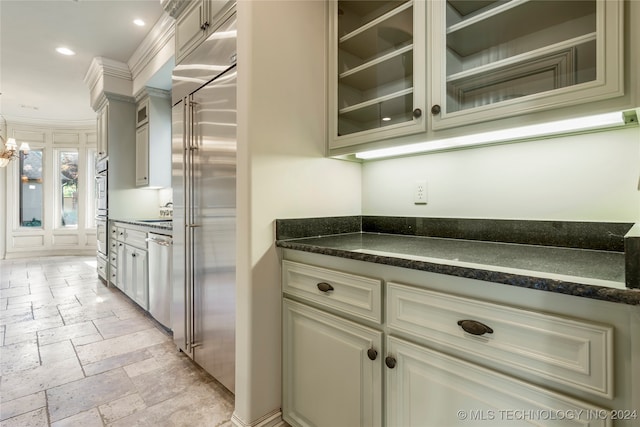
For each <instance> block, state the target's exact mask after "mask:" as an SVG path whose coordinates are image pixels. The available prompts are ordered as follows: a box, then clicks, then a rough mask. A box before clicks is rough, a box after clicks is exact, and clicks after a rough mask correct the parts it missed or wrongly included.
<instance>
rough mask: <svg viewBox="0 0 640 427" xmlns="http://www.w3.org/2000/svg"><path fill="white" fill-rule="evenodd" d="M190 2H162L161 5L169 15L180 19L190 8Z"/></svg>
mask: <svg viewBox="0 0 640 427" xmlns="http://www.w3.org/2000/svg"><path fill="white" fill-rule="evenodd" d="M189 3H191V1H190V0H160V5H161V6H162V8H163V9H164V10H165V12H167V13H168V14H169V15H171V16H172V17H174V18H175V19H177V18H178V16H179V15H180V13H182V11H183V10H184V9H185V8H186V7H187V6H189Z"/></svg>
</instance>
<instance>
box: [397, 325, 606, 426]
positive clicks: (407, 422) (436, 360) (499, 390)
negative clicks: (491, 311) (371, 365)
mask: <svg viewBox="0 0 640 427" xmlns="http://www.w3.org/2000/svg"><path fill="white" fill-rule="evenodd" d="M386 349H387V350H386V354H385V364H386V365H387V367H386V368H385V370H386V405H387V406H386V418H387V423H386V425H387V426H388V427H410V426H416V427H417V426H420V427H431V426H433V427H439V426H448V427H451V426H466V427H468V426H472V425H473V426H484V425H487V426H492V427H493V426H510V427H512V426H531V425H544V426H590V427H596V426H609V425H610V418H609V417H603V416H601V415H602V414H606V413H608V412H609V411H606V410H604V409H603V408H600V407H596V406H593V405H591V404H588V403H585V402H581V401H579V400H576V399H573V398H570V397H567V396H564V395H561V394H558V393H555V392H551V391H549V390H546V389H543V388H541V387H537V386H534V385H531V384H528V383H526V382H523V381H520V380H517V379H514V378H511V377H508V376H506V375H503V374H500V373H497V372H494V371H491V370H489V369H485V368H482V367H480V366H477V365H474V364H472V363H469V362H466V361H463V360H460V359H457V358H455V357H451V356H448V355H445V354H443V353H440V352H437V351H433V350H430V349H427V348H425V347H422V346H419V345H416V344H413V343H409V342H407V341H404V340H401V339H398V338H395V337H387V346H386Z"/></svg>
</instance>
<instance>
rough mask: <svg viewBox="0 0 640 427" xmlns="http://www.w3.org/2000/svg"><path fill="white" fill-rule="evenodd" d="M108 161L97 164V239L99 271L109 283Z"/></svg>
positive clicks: (104, 160)
mask: <svg viewBox="0 0 640 427" xmlns="http://www.w3.org/2000/svg"><path fill="white" fill-rule="evenodd" d="M107 169H108V160H107V159H106V158H105V159H101V160H98V161H97V162H96V237H97V242H96V245H97V271H98V275H99V276H100V278H102V279H103V280H104V281H107V280H108V279H107V277H108V272H107V265H108V262H107V260H108V255H109V250H108V246H107V245H108V244H109V242H108V238H107V236H108V234H107V219H108V212H109V209H108V206H109V204H108V200H107V197H108V192H107Z"/></svg>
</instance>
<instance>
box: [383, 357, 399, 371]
mask: <svg viewBox="0 0 640 427" xmlns="http://www.w3.org/2000/svg"><path fill="white" fill-rule="evenodd" d="M384 364H385V365H387V368H389V369H393V368H395V367H396V359H395V357H393V356H387V357H386V358H385V359H384Z"/></svg>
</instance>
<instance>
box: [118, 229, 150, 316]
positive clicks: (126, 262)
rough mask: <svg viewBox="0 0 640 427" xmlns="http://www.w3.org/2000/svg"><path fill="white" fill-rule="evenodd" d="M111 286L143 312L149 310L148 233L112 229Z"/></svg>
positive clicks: (136, 230)
mask: <svg viewBox="0 0 640 427" xmlns="http://www.w3.org/2000/svg"><path fill="white" fill-rule="evenodd" d="M111 238H112V245H111V249H112V251H111V266H110V268H111V272H112V283H113V284H114V285H115V286H116V287H117V288H118V289H120V290H121V291H122V292H123V293H124V294H125V295H127V296H128V297H129V298H131V299H132V300H133V301H135V302H136V303H137V304H138V305H139V306H140V307H142V308H143V309H145V310H148V308H149V271H148V270H149V267H148V259H147V241H146V240H147V233H146V232H145V231H141V230H138V229H135V228H134V227H128V226H127V224H125V223H120V222H115V223H113V224H112V225H111Z"/></svg>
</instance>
